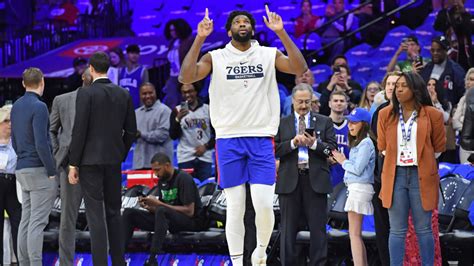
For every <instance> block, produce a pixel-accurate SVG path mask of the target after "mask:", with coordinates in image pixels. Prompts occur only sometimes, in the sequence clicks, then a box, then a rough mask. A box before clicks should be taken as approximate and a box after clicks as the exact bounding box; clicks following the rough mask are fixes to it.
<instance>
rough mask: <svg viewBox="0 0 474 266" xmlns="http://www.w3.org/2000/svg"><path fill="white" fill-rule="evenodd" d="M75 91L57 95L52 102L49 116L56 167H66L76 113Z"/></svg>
mask: <svg viewBox="0 0 474 266" xmlns="http://www.w3.org/2000/svg"><path fill="white" fill-rule="evenodd" d="M76 96H77V90H75V91H72V92H68V93H65V94H62V95H58V96H56V97H55V98H54V100H53V106H52V107H51V114H50V115H49V120H50V124H51V125H50V128H49V132H50V133H51V142H52V146H53V154H54V158H55V159H56V167H59V166H61V165H66V164H67V163H68V160H67V157H68V153H69V144H71V136H72V127H73V125H74V116H75V113H76Z"/></svg>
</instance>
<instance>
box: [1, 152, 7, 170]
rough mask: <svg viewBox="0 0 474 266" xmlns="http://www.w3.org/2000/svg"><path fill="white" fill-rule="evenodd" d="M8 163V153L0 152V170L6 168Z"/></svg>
mask: <svg viewBox="0 0 474 266" xmlns="http://www.w3.org/2000/svg"><path fill="white" fill-rule="evenodd" d="M7 164H8V153H0V170H5V169H6V168H7Z"/></svg>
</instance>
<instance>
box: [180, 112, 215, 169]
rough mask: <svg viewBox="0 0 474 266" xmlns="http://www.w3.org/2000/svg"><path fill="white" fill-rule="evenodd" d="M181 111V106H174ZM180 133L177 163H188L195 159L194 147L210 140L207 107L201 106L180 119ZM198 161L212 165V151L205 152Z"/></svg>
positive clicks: (209, 121)
mask: <svg viewBox="0 0 474 266" xmlns="http://www.w3.org/2000/svg"><path fill="white" fill-rule="evenodd" d="M176 109H177V110H178V112H179V110H180V109H181V106H179V105H178V106H176ZM180 125H181V132H182V135H181V137H180V138H179V144H178V150H177V156H178V163H183V162H189V161H192V160H194V159H195V158H196V155H195V152H196V147H197V146H200V145H204V144H206V143H208V142H209V140H210V138H211V120H210V118H209V105H207V104H203V105H202V106H201V107H198V108H197V109H196V110H194V111H191V110H189V113H188V114H187V115H186V116H184V117H183V118H182V119H181V122H180ZM199 160H201V161H204V162H208V163H212V150H211V149H209V150H207V151H206V152H205V153H204V154H203V155H202V156H201V157H199Z"/></svg>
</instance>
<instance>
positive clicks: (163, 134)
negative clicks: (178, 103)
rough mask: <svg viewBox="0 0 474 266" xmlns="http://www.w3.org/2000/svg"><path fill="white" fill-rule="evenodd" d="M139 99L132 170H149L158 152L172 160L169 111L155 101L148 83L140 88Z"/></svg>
mask: <svg viewBox="0 0 474 266" xmlns="http://www.w3.org/2000/svg"><path fill="white" fill-rule="evenodd" d="M140 99H141V101H142V102H143V106H141V107H139V108H137V109H136V110H135V115H136V117H137V129H138V134H137V145H136V146H135V150H134V152H133V169H143V168H146V169H149V168H150V161H151V158H152V157H153V155H155V154H156V153H158V152H162V153H165V154H166V155H168V157H170V158H173V141H172V140H171V138H170V134H169V130H170V115H171V109H170V108H169V107H168V106H166V105H164V104H163V103H161V102H160V101H159V100H157V99H156V90H155V86H154V85H153V84H151V83H150V82H145V83H143V84H142V85H141V86H140Z"/></svg>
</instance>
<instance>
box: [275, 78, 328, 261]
mask: <svg viewBox="0 0 474 266" xmlns="http://www.w3.org/2000/svg"><path fill="white" fill-rule="evenodd" d="M291 95H292V98H293V108H294V112H293V113H292V114H290V115H289V116H286V117H283V118H281V120H280V126H279V128H278V133H277V135H276V136H275V144H276V157H277V158H280V166H279V168H278V180H277V184H276V193H277V194H278V195H279V200H280V211H281V230H282V231H281V244H280V245H281V248H280V258H281V262H282V265H301V263H302V261H299V258H302V256H299V254H298V253H297V249H296V248H295V242H296V234H297V232H298V226H299V225H300V222H301V218H302V217H305V218H306V220H305V222H306V223H307V224H308V226H309V230H310V235H311V238H310V248H309V261H310V263H309V265H324V263H325V261H326V259H327V239H326V221H327V215H326V213H327V194H328V193H331V192H332V184H331V179H330V176H329V165H328V162H327V158H328V155H329V154H330V153H331V151H332V150H334V149H336V148H337V144H336V136H335V134H334V127H333V123H332V121H331V119H330V118H329V117H327V116H323V115H320V114H317V113H313V112H310V110H311V97H312V95H313V89H312V87H311V86H310V85H308V84H305V83H301V84H299V85H297V86H295V87H294V88H293V91H292V94H291ZM303 214H304V215H303Z"/></svg>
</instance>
